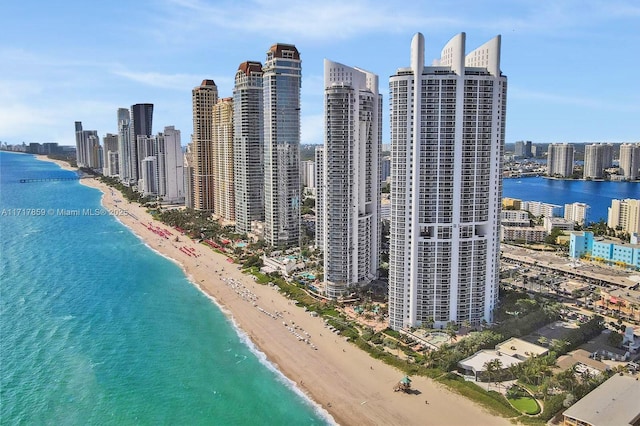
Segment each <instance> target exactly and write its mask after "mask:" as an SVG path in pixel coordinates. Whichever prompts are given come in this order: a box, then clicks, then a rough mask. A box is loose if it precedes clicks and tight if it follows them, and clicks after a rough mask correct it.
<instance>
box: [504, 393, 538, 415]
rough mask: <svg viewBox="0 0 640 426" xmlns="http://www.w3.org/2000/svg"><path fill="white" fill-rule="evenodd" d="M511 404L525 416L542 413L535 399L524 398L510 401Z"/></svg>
mask: <svg viewBox="0 0 640 426" xmlns="http://www.w3.org/2000/svg"><path fill="white" fill-rule="evenodd" d="M509 402H510V403H511V404H512V405H513V406H514V407H515V408H516V409H517V410H519V411H521V412H523V413H525V414H530V415H534V414H538V413H539V412H540V406H539V405H538V403H537V402H536V400H535V399H533V398H531V397H523V398H516V399H510V400H509Z"/></svg>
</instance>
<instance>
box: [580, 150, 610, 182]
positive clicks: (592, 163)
mask: <svg viewBox="0 0 640 426" xmlns="http://www.w3.org/2000/svg"><path fill="white" fill-rule="evenodd" d="M612 164H613V145H612V144H610V143H607V144H604V143H594V144H591V145H586V146H585V147H584V168H583V173H582V176H583V178H584V179H602V178H604V170H605V169H606V168H608V167H611V165H612Z"/></svg>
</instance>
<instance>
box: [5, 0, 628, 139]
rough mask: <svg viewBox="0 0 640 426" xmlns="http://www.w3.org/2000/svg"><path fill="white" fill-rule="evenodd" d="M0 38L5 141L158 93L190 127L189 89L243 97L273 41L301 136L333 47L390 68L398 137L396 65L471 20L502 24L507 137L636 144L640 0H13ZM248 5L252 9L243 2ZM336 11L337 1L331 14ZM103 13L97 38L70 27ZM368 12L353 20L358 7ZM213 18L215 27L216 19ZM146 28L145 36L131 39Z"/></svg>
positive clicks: (477, 31) (487, 30)
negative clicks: (294, 89) (296, 83)
mask: <svg viewBox="0 0 640 426" xmlns="http://www.w3.org/2000/svg"><path fill="white" fill-rule="evenodd" d="M3 6H4V7H3V11H4V12H5V15H6V16H8V17H11V19H8V20H7V22H5V25H4V26H3V34H4V37H3V38H2V40H1V41H0V53H2V57H3V68H2V70H0V93H2V98H3V103H2V105H0V141H3V142H7V143H9V144H20V143H22V142H26V143H27V144H28V143H30V142H40V143H43V142H57V143H59V144H60V145H67V146H69V145H74V141H75V135H74V131H73V128H72V127H71V126H70V125H69V123H73V122H75V121H81V122H82V123H83V124H84V125H85V127H87V128H90V129H96V130H97V132H98V135H99V136H100V137H103V136H104V135H105V134H107V133H116V132H117V131H118V129H117V124H116V123H115V122H114V120H113V111H116V110H117V109H118V108H127V107H129V106H131V105H134V104H137V103H152V104H154V106H155V108H154V126H155V127H154V128H153V133H157V132H159V131H162V129H163V127H164V126H167V125H174V126H175V127H176V128H177V129H181V130H182V132H183V137H182V143H183V145H186V144H187V143H188V141H189V135H190V134H191V132H192V120H191V99H190V90H191V89H192V88H193V87H195V86H197V85H198V84H199V83H200V82H201V81H202V80H203V79H212V80H214V81H215V82H216V84H217V85H218V88H219V93H220V97H229V96H232V91H233V85H234V76H235V73H236V70H237V69H238V65H239V64H240V63H242V62H245V61H248V60H255V61H260V60H262V59H263V58H264V55H265V52H266V50H267V49H268V47H269V46H270V45H272V44H274V43H291V44H295V45H296V46H297V47H298V49H299V50H300V52H301V59H302V68H303V73H302V88H301V112H300V113H301V143H302V144H322V143H323V130H324V127H323V121H322V117H323V102H322V99H323V85H322V81H323V77H322V71H323V59H324V58H327V57H331V58H332V59H334V60H336V61H339V62H341V63H353V64H358V65H359V66H361V67H362V68H364V69H367V70H369V71H371V72H373V73H376V74H377V75H379V76H380V80H381V91H380V92H381V93H382V95H383V105H384V107H383V112H384V116H383V132H382V142H383V143H385V144H386V143H389V140H390V132H389V125H388V120H389V118H388V101H389V99H388V90H387V89H386V88H385V86H386V83H385V81H388V77H389V76H390V75H392V74H393V73H394V72H395V68H394V67H395V66H396V64H400V63H403V61H404V60H405V49H404V47H405V46H406V45H407V43H409V42H410V40H411V37H412V36H413V34H415V33H416V32H418V31H420V32H422V33H424V34H425V37H426V39H427V46H428V48H427V52H426V56H425V62H426V63H427V64H430V62H431V60H432V59H433V58H436V57H438V56H439V51H438V50H437V49H433V48H431V46H442V45H444V44H445V43H446V41H447V40H449V39H450V38H451V37H452V36H453V35H455V34H457V33H459V32H461V31H465V32H466V33H467V34H468V37H469V39H468V41H467V45H468V46H469V47H470V48H473V47H474V46H479V45H480V44H481V43H482V42H484V41H485V40H487V39H490V38H492V37H494V36H495V35H498V34H502V54H503V58H504V59H503V60H502V64H503V68H504V69H506V70H509V72H508V74H509V78H510V80H509V97H508V99H507V126H506V138H505V141H506V142H507V143H513V142H515V141H518V140H531V141H532V142H533V143H534V144H535V143H552V142H559V143H565V142H568V143H579V142H613V143H620V142H635V141H637V140H638V138H639V137H640V136H639V134H640V132H639V128H638V125H637V116H638V113H639V112H640V102H639V96H640V91H639V90H637V87H636V86H634V85H633V81H634V79H635V70H636V69H637V68H638V65H640V59H639V57H638V56H637V55H633V54H631V52H630V51H629V50H628V48H627V46H634V45H637V44H638V43H639V42H640V32H638V31H637V29H636V26H637V22H638V18H640V4H638V3H637V2H635V1H632V0H620V1H610V2H602V1H597V0H587V1H574V0H572V1H563V2H560V3H556V4H553V5H547V4H545V3H540V2H538V1H534V0H523V1H519V2H517V3H513V2H498V1H495V2H491V3H486V2H481V3H480V2H471V1H462V0H458V1H452V2H435V3H430V4H429V5H428V6H427V5H421V4H417V5H414V6H412V7H411V8H398V7H397V6H395V5H392V4H390V3H387V2H381V1H366V0H365V1H360V2H356V3H350V4H345V3H343V2H337V1H329V2H323V3H322V4H312V3H310V2H309V3H307V2H289V1H279V2H277V3H276V2H273V1H259V2H249V3H247V2H244V3H242V4H238V3H234V2H228V1H215V2H214V1H205V0H160V1H158V2H154V3H149V4H141V3H135V2H134V3H131V4H129V5H127V10H126V13H122V12H123V10H122V8H121V6H120V5H118V4H116V3H109V2H107V3H103V4H94V5H91V7H90V8H87V7H86V5H84V4H81V3H80V2H78V1H76V0H70V1H67V2H65V3H64V5H59V4H55V3H38V5H37V7H33V4H31V3H30V2H9V3H8V4H6V5H3ZM240 9H241V10H240ZM328 10H331V11H332V13H326V12H327V11H328ZM87 16H91V17H92V30H91V36H90V37H88V36H86V34H85V32H84V31H79V28H78V27H77V26H74V25H70V24H69V23H71V22H81V21H83V20H85V19H86V18H87ZM354 16H357V17H359V18H358V19H356V20H354V19H353V17H354ZM213 28H215V31H214V30H212V29H213ZM132 40H135V43H132V42H131V41H132Z"/></svg>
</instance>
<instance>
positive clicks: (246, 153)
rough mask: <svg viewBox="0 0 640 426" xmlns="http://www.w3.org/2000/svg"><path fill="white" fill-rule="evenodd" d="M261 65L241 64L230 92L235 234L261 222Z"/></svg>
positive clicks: (262, 178) (262, 212) (262, 217)
mask: <svg viewBox="0 0 640 426" xmlns="http://www.w3.org/2000/svg"><path fill="white" fill-rule="evenodd" d="M262 91H263V88H262V64H261V63H260V62H253V61H247V62H243V63H241V64H240V66H239V67H238V71H237V72H236V77H235V86H234V88H233V108H234V111H233V116H234V121H233V157H234V161H233V163H234V178H235V203H236V208H235V213H236V232H238V233H240V234H244V233H249V232H251V222H253V221H263V220H264V197H263V191H264V160H263V154H264V152H263V150H264V143H263V132H264V125H263V120H262V117H263V102H262Z"/></svg>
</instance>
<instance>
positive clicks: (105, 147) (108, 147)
mask: <svg viewBox="0 0 640 426" xmlns="http://www.w3.org/2000/svg"><path fill="white" fill-rule="evenodd" d="M102 152H103V153H104V164H103V166H104V167H103V169H102V173H103V174H104V175H105V176H117V175H118V135H114V134H111V133H107V134H106V135H104V136H103V137H102Z"/></svg>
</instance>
